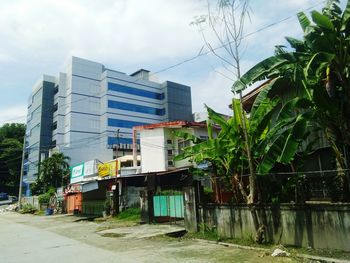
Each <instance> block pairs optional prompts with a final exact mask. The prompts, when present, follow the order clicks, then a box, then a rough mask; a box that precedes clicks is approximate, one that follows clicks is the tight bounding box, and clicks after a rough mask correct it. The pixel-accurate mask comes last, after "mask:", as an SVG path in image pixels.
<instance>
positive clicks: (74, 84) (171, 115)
mask: <svg viewBox="0 0 350 263" xmlns="http://www.w3.org/2000/svg"><path fill="white" fill-rule="evenodd" d="M150 76H151V75H150V72H149V71H147V70H144V69H141V70H139V71H137V72H135V73H133V74H131V75H127V74H125V73H122V72H119V71H115V70H111V69H108V68H106V67H105V66H104V65H103V64H101V63H97V62H93V61H89V60H86V59H82V58H77V57H72V58H71V60H70V63H69V64H68V67H67V70H66V72H64V73H60V74H59V75H58V76H57V77H53V76H44V78H43V79H42V80H40V81H39V82H38V83H37V84H36V86H35V87H34V89H33V93H32V95H31V96H30V99H29V100H30V103H29V105H28V119H27V125H28V126H27V133H26V134H27V137H26V139H27V142H26V157H27V158H26V162H25V176H24V181H25V182H26V183H29V184H30V183H32V182H33V181H34V180H35V179H36V174H37V173H38V163H39V162H40V161H42V160H43V159H44V158H46V157H47V156H48V153H49V150H50V149H53V150H56V151H59V152H63V153H64V154H65V155H67V156H69V157H70V158H71V164H73V165H74V164H77V163H79V162H83V161H87V160H92V159H98V160H101V161H107V160H111V159H113V158H114V157H116V156H123V155H128V154H131V152H132V128H133V127H134V126H140V125H147V124H153V123H158V122H165V121H173V120H188V121H191V120H192V104H191V88H190V87H189V86H185V85H181V84H178V83H175V82H171V81H166V82H163V83H158V82H155V81H151V80H150ZM38 91H39V93H38ZM38 94H41V95H40V96H39V95H38ZM39 105H40V107H39ZM38 107H39V108H38ZM39 109H40V110H39ZM36 110H37V111H36ZM35 111H36V112H35ZM33 112H34V113H33ZM32 115H35V116H37V117H35V118H34V117H32ZM35 125H37V126H35ZM34 127H37V128H36V130H35V129H34ZM38 127H40V129H39V128H38ZM33 129H34V130H33ZM112 148H114V149H118V150H117V151H116V150H114V151H113V149H112Z"/></svg>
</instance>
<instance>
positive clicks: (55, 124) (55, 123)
mask: <svg viewBox="0 0 350 263" xmlns="http://www.w3.org/2000/svg"><path fill="white" fill-rule="evenodd" d="M56 129H57V121H55V122H54V123H53V124H52V130H53V131H54V130H56Z"/></svg>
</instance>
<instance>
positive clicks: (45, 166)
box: [32, 153, 70, 194]
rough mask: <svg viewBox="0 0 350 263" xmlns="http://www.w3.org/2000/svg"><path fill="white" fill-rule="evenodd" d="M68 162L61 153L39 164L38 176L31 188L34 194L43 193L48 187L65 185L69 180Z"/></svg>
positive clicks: (67, 158) (66, 157)
mask: <svg viewBox="0 0 350 263" xmlns="http://www.w3.org/2000/svg"><path fill="white" fill-rule="evenodd" d="M69 160H70V158H69V157H68V156H65V155H64V154H63V153H54V154H52V156H51V157H49V158H47V159H45V160H43V161H42V162H41V163H40V164H39V176H38V178H37V180H36V182H35V184H34V185H33V186H32V191H33V192H34V193H36V194H38V193H45V192H46V191H47V190H48V189H49V188H50V187H54V188H57V187H59V186H63V185H66V184H67V183H68V180H69V163H68V162H69Z"/></svg>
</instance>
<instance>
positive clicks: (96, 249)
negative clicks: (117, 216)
mask: <svg viewBox="0 0 350 263" xmlns="http://www.w3.org/2000/svg"><path fill="white" fill-rule="evenodd" d="M75 220H76V218H74V217H67V216H57V217H56V216H53V217H45V216H32V215H20V214H17V213H13V212H5V213H0V262H1V263H12V262H16V263H21V262H26V263H27V262H28V263H34V262H35V263H38V262H50V263H51V262H53V263H55V262H60V263H61V262H65V263H66V262H67V263H69V262H74V263H80V262H81V263H89V262H120V263H123V262H262V263H267V262H268V263H271V262H298V261H296V260H295V259H293V258H272V257H270V256H266V255H264V253H262V252H259V251H249V250H244V249H238V248H229V247H223V246H218V245H215V244H208V243H203V242H198V241H195V240H178V239H172V238H149V237H148V234H147V235H145V237H140V236H137V235H136V236H135V234H131V235H129V237H126V236H125V232H126V229H125V227H121V228H120V231H118V228H114V229H113V230H110V229H108V227H106V225H104V224H99V223H95V222H74V221H75ZM145 228H147V225H145V226H140V229H137V227H136V226H133V227H130V228H129V232H131V233H135V231H136V232H137V231H139V233H145V232H147V231H148V232H149V231H150V232H152V231H153V232H154V229H153V228H154V226H151V227H150V230H147V231H146V230H145ZM107 230H108V231H107ZM148 232H147V233H148ZM104 233H114V234H115V235H112V236H113V237H111V236H109V237H108V235H107V237H106V235H104ZM118 233H119V234H120V235H118ZM119 236H120V237H119ZM135 237H137V238H135ZM305 262H307V261H305Z"/></svg>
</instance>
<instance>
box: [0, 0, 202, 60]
mask: <svg viewBox="0 0 350 263" xmlns="http://www.w3.org/2000/svg"><path fill="white" fill-rule="evenodd" d="M197 8H198V4H197V2H196V1H185V0H181V1H162V0H149V1H137V0H128V1H125V0H124V1H101V2H97V1H87V2H86V1H82V0H81V1H70V0H61V1H41V0H40V1H39V0H32V1H17V2H15V3H11V2H8V3H6V2H2V3H1V4H0V10H1V11H0V14H1V15H0V24H1V25H2V27H1V29H0V38H1V39H6V43H2V44H1V45H2V47H3V49H4V52H6V53H7V54H10V55H13V56H16V54H17V57H18V56H20V55H21V56H24V57H31V58H32V57H33V53H34V54H35V55H36V58H38V59H41V60H44V61H49V60H52V59H55V60H57V61H58V60H61V59H62V55H63V56H65V57H66V56H70V55H76V56H82V57H89V58H91V59H96V60H98V61H101V60H102V61H103V60H108V61H113V60H115V61H116V62H117V63H119V64H120V63H122V64H125V63H130V61H132V62H133V63H145V62H148V63H150V62H151V61H152V60H155V59H161V58H163V59H165V58H178V57H181V56H183V55H185V54H191V52H192V50H193V49H196V48H198V47H199V46H200V45H201V39H200V36H199V35H198V34H197V32H196V30H195V29H194V28H192V27H190V26H189V22H190V21H191V19H192V17H193V15H194V14H195V12H196V10H198V9H197ZM199 12H201V11H199Z"/></svg>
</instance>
